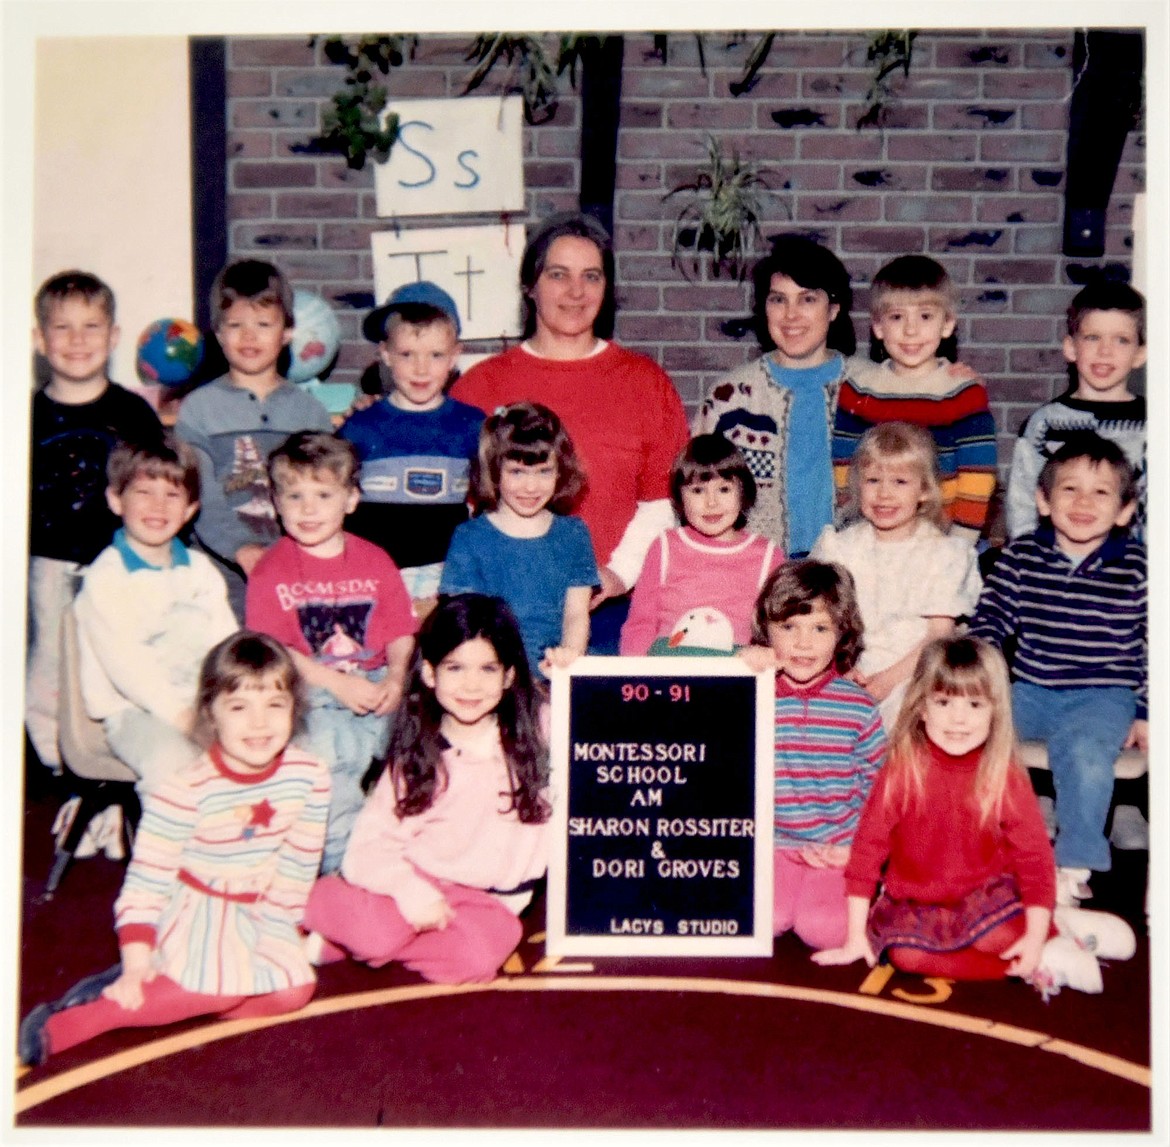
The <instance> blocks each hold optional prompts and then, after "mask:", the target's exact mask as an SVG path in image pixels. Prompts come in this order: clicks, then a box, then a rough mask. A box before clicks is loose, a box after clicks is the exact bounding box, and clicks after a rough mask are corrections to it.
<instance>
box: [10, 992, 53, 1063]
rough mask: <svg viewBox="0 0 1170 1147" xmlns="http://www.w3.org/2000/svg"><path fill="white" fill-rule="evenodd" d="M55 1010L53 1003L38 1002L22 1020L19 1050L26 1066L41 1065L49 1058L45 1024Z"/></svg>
mask: <svg viewBox="0 0 1170 1147" xmlns="http://www.w3.org/2000/svg"><path fill="white" fill-rule="evenodd" d="M55 1011H56V1009H55V1008H54V1007H53V1005H52V1004H37V1006H36V1007H35V1008H33V1010H32V1011H31V1012H29V1013H28V1015H27V1016H25V1017H24V1019H22V1020H21V1021H20V1034H19V1035H18V1037H17V1050H18V1051H19V1053H20V1062H21V1063H22V1064H24V1066H25V1067H40V1065H41V1064H42V1063H44V1062H45V1060H46V1059H48V1058H49V1049H48V1046H47V1043H46V1040H45V1024H47V1023H48V1022H49V1017H50V1016H51V1015H53V1013H54V1012H55Z"/></svg>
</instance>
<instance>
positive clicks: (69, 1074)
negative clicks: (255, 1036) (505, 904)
mask: <svg viewBox="0 0 1170 1147" xmlns="http://www.w3.org/2000/svg"><path fill="white" fill-rule="evenodd" d="M558 991H563V992H706V993H712V994H720V995H727V996H753V997H757V998H760V999H773V1000H796V1001H799V1002H802V1003H815V1004H825V1005H827V1006H830V1007H839V1008H848V1009H851V1010H853V1011H858V1012H870V1013H872V1014H874V1015H881V1016H887V1017H890V1018H892V1019H901V1020H908V1021H910V1022H911V1023H925V1024H931V1025H932V1026H934V1027H940V1028H948V1029H950V1030H952V1031H961V1032H967V1033H969V1034H973V1035H981V1036H986V1037H988V1038H990V1039H998V1040H1002V1041H1003V1042H1005V1043H1013V1044H1018V1045H1019V1046H1021V1047H1032V1048H1035V1049H1037V1050H1038V1051H1045V1052H1050V1053H1054V1054H1057V1055H1064V1056H1067V1057H1068V1058H1069V1059H1073V1060H1076V1061H1077V1062H1078V1063H1081V1064H1084V1065H1085V1066H1086V1067H1090V1068H1093V1069H1095V1070H1097V1071H1102V1072H1105V1073H1107V1074H1109V1075H1114V1076H1117V1077H1118V1078H1120V1079H1125V1080H1128V1081H1129V1082H1131V1083H1136V1084H1138V1085H1139V1086H1140V1087H1146V1088H1148V1087H1150V1086H1151V1072H1150V1068H1148V1067H1144V1066H1143V1065H1141V1064H1138V1063H1133V1062H1131V1061H1129V1060H1126V1059H1122V1058H1120V1057H1119V1056H1115V1055H1109V1054H1107V1053H1105V1052H1102V1051H1097V1050H1095V1049H1094V1048H1090V1047H1085V1046H1083V1045H1081V1044H1075V1043H1070V1042H1069V1041H1067V1040H1062V1039H1057V1038H1055V1037H1054V1036H1051V1035H1049V1034H1047V1033H1045V1032H1039V1031H1031V1030H1029V1029H1027V1028H1019V1027H1015V1026H1013V1025H1011V1024H1003V1023H999V1022H998V1021H995V1020H988V1019H983V1018H980V1017H978V1016H968V1015H962V1014H961V1013H958V1012H949V1011H945V1010H942V1009H940V1008H937V1007H932V1008H926V1007H922V1006H920V1005H918V1004H906V1003H900V1002H898V1001H896V1000H884V999H878V998H876V997H873V996H865V995H858V994H856V993H850V992H833V991H827V990H825V989H823V988H799V987H794V986H793V985H791V984H769V983H763V982H758V981H750V980H749V981H744V980H722V979H715V978H707V977H675V976H596V975H592V976H565V975H560V976H556V977H552V976H550V977H548V978H547V979H546V978H544V977H542V976H510V977H503V978H500V979H497V980H493V981H492V982H491V983H490V984H458V985H450V984H410V985H406V986H404V987H397V988H382V989H378V990H376V991H370V992H356V993H354V994H352V995H343V996H331V997H328V998H326V999H322V1000H314V1001H313V1002H312V1003H310V1004H309V1005H308V1006H307V1007H305V1008H302V1009H301V1010H300V1011H299V1012H293V1013H291V1014H288V1015H283V1016H269V1017H264V1018H260V1019H247V1020H225V1021H223V1022H222V1023H217V1024H209V1025H206V1026H204V1027H197V1028H194V1029H192V1030H190V1031H185V1032H182V1033H180V1034H177V1035H171V1036H164V1037H163V1038H161V1039H156V1040H151V1041H150V1042H149V1043H145V1044H141V1045H139V1046H138V1047H134V1048H128V1049H126V1050H125V1051H120V1052H116V1053H115V1054H113V1055H108V1056H105V1057H104V1058H102V1059H97V1060H94V1061H93V1062H92V1063H87V1064H83V1065H82V1066H81V1067H76V1068H73V1069H72V1070H71V1071H64V1072H61V1074H60V1075H54V1076H52V1077H50V1078H49V1079H44V1080H41V1081H40V1082H38V1083H34V1084H32V1085H30V1086H29V1087H25V1088H21V1089H20V1090H18V1091H17V1093H16V1102H15V1109H14V1110H15V1113H16V1114H18V1115H19V1114H21V1113H22V1112H24V1111H28V1110H30V1109H31V1108H33V1107H36V1106H38V1105H39V1104H41V1103H45V1102H47V1101H48V1100H50V1099H55V1098H56V1097H57V1096H59V1095H64V1094H66V1093H67V1092H70V1091H73V1090H75V1089H76V1088H79V1087H84V1086H86V1085H87V1084H90V1083H96V1082H98V1081H99V1080H102V1079H106V1078H108V1077H109V1076H111V1075H116V1074H118V1073H119V1072H122V1071H126V1070H128V1069H130V1068H132V1067H139V1066H141V1065H142V1064H145V1063H151V1062H152V1061H154V1060H156V1059H162V1058H164V1057H165V1056H168V1055H175V1054H176V1053H178V1052H181V1051H188V1050H190V1049H191V1048H194V1047H202V1046H203V1045H205V1044H209V1043H214V1042H215V1041H217V1040H221V1039H230V1038H231V1037H233V1036H237V1035H244V1034H246V1033H248V1032H254V1031H261V1030H263V1029H264V1028H270V1027H276V1026H277V1025H279V1024H288V1023H296V1022H298V1021H300V1020H304V1019H313V1018H316V1017H319V1016H327V1015H334V1014H336V1013H338V1012H347V1011H358V1010H360V1009H362V1008H375V1007H384V1006H385V1005H387V1004H401V1003H409V1002H412V1001H415V1000H426V999H435V998H437V997H442V996H458V995H471V994H475V993H480V992H558ZM22 1074H23V1073H22ZM18 1078H19V1076H18Z"/></svg>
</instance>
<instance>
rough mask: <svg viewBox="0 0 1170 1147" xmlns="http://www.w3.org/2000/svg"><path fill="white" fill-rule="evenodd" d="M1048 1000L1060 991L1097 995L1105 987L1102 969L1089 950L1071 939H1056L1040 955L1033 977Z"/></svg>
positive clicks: (1032, 981)
mask: <svg viewBox="0 0 1170 1147" xmlns="http://www.w3.org/2000/svg"><path fill="white" fill-rule="evenodd" d="M1030 980H1031V983H1032V985H1033V987H1035V988H1037V989H1038V990H1039V992H1040V994H1041V995H1042V996H1043V997H1044V999H1045V1000H1048V999H1049V998H1050V997H1052V996H1055V995H1056V994H1057V993H1058V992H1059V991H1060V989H1061V988H1073V989H1074V990H1075V991H1078V992H1087V993H1088V994H1090V995H1096V994H1097V993H1099V992H1100V991H1101V990H1102V988H1103V987H1104V985H1103V983H1102V981H1101V965H1100V964H1098V963H1097V957H1096V956H1094V955H1093V953H1092V952H1090V951H1089V950H1088V949H1087V948H1082V947H1081V946H1080V944H1078V943H1077V942H1076V941H1075V940H1074V939H1072V938H1071V937H1069V936H1059V935H1058V936H1053V937H1052V939H1051V940H1049V941H1048V943H1047V944H1045V945H1044V950H1043V951H1042V952H1041V953H1040V963H1039V965H1038V966H1037V968H1036V971H1035V972H1033V973H1032V976H1031V977H1030Z"/></svg>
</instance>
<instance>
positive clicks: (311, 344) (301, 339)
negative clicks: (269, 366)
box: [286, 288, 341, 383]
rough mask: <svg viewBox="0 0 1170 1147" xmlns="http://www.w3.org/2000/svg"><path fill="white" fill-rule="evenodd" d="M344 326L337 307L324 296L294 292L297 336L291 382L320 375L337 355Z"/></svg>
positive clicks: (295, 337) (290, 372)
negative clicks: (340, 323)
mask: <svg viewBox="0 0 1170 1147" xmlns="http://www.w3.org/2000/svg"><path fill="white" fill-rule="evenodd" d="M340 345H341V328H340V327H339V326H338V323H337V315H336V314H335V313H334V311H333V308H332V307H331V306H330V305H329V304H328V303H327V302H326V301H325V300H324V299H323V298H321V296H320V295H315V294H313V293H312V292H311V291H302V290H300V289H299V288H298V289H297V290H295V291H294V292H293V335H292V341H291V342H290V343H289V351H290V353H291V359H290V361H289V367H288V374H287V376H286V377H287V378H288V380H289V382H298V383H303V382H308V381H309V380H310V379H314V378H318V377H319V376H320V375H321V374H322V373H323V372H324V371H325V370H326V369H327V368H328V367H329V365H330V364H331V363H332V362H333V360H334V359H335V358H336V357H337V349H338V347H339V346H340Z"/></svg>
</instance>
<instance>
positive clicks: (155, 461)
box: [131, 458, 186, 487]
mask: <svg viewBox="0 0 1170 1147" xmlns="http://www.w3.org/2000/svg"><path fill="white" fill-rule="evenodd" d="M134 478H164V479H166V481H168V482H170V484H171V485H172V486H179V487H184V486H185V485H186V471H185V470H184V468H183V467H182V466H181V465H179V463H178V462H167V461H165V460H164V459H162V458H145V459H143V460H142V461H141V462H140V463H139V464H138V465H137V466H135V467H134ZM133 480H134V479H133V478H132V479H131V481H133Z"/></svg>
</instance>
